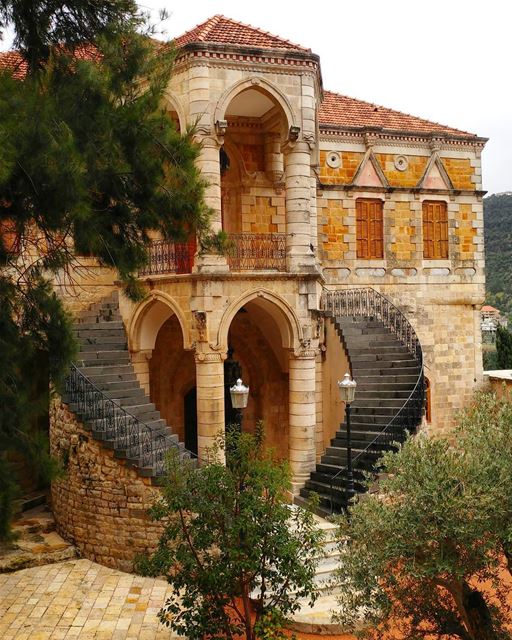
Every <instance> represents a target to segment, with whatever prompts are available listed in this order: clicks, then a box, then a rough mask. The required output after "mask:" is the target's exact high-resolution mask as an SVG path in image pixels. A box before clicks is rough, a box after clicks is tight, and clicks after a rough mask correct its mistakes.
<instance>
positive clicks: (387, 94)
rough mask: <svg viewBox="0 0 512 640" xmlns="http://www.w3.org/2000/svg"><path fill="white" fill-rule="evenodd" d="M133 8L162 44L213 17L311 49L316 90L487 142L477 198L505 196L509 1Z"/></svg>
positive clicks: (252, 0)
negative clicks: (149, 21) (158, 27)
mask: <svg viewBox="0 0 512 640" xmlns="http://www.w3.org/2000/svg"><path fill="white" fill-rule="evenodd" d="M138 2H139V5H140V6H141V7H143V8H146V9H147V10H150V11H152V12H153V17H154V18H155V19H156V18H157V17H158V10H159V9H161V8H165V9H167V10H168V12H169V13H170V19H169V20H168V21H167V22H166V23H165V28H166V32H167V36H168V37H169V38H170V37H174V36H178V35H180V34H181V33H183V32H184V31H187V30H189V29H191V28H192V27H194V26H195V25H196V24H199V23H200V22H204V21H205V20H206V19H207V18H209V17H211V16H213V15H215V14H217V13H221V14H223V15H225V16H228V17H230V18H233V19H235V20H239V21H241V22H245V23H247V24H251V25H253V26H255V27H258V28H260V29H263V30H265V31H269V32H270V33H273V34H275V35H279V36H281V37H283V38H286V39H288V40H291V41H293V42H296V43H298V44H301V45H303V46H306V47H310V48H311V49H312V50H313V52H314V53H317V54H319V55H320V58H321V65H322V75H323V82H324V88H325V89H329V90H331V91H336V92H338V93H343V94H345V95H348V96H352V97H354V98H359V99H361V100H368V101H370V102H375V103H377V104H381V105H384V106H386V107H391V108H394V109H398V110H400V111H405V112H406V113H411V114H413V115H416V116H421V117H423V118H427V119H429V120H434V121H436V122H440V123H442V124H445V125H450V126H453V127H456V128H459V129H463V130H465V131H470V132H472V133H476V134H478V135H480V136H483V137H486V138H490V140H489V142H488V143H487V146H486V148H485V151H484V154H483V182H484V184H483V186H484V189H486V190H487V191H488V192H489V193H498V192H501V191H512V72H511V65H512V55H511V40H512V29H511V26H512V2H510V0H323V1H322V2H319V0H302V2H300V0H189V1H188V2H187V1H184V0H138ZM1 45H2V46H1V47H0V48H6V47H7V46H9V43H8V41H5V42H3V43H1Z"/></svg>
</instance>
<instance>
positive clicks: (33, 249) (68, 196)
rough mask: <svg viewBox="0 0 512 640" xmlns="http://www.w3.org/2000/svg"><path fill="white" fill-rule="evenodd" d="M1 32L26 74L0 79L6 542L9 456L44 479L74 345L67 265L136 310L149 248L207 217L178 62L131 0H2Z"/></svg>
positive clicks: (0, 440)
mask: <svg viewBox="0 0 512 640" xmlns="http://www.w3.org/2000/svg"><path fill="white" fill-rule="evenodd" d="M0 27H1V28H13V29H14V32H15V45H16V46H17V47H18V49H19V52H20V54H21V56H22V58H23V61H24V63H26V66H25V67H24V68H26V69H27V73H26V74H25V76H24V77H23V78H20V77H19V76H18V75H16V76H15V77H14V76H13V72H15V71H16V70H13V71H5V70H3V71H1V72H0V131H1V132H2V145H0V360H1V362H2V370H1V371H0V403H1V404H2V412H1V413H0V451H2V452H3V455H4V458H3V462H2V466H1V468H0V475H2V476H3V474H6V475H5V477H3V479H2V480H0V502H2V510H1V512H0V523H1V524H0V534H1V532H2V531H6V526H5V522H6V520H7V516H8V514H9V507H8V506H7V503H8V502H9V500H10V498H9V496H11V495H12V491H11V488H10V483H9V482H7V475H9V474H12V465H10V464H9V460H10V459H11V458H12V452H13V451H16V452H17V455H18V454H21V455H23V456H25V457H27V458H28V459H29V460H30V461H31V462H33V463H34V464H37V469H38V471H37V473H38V474H39V473H40V474H41V475H44V476H47V475H48V473H50V474H51V473H52V472H53V471H52V469H53V466H54V465H53V464H52V462H51V461H50V459H49V457H48V455H47V449H48V447H47V445H44V446H43V445H42V444H41V442H40V441H39V440H37V435H36V432H35V431H34V429H33V425H34V422H35V421H36V420H37V419H38V417H39V416H41V414H42V413H44V412H45V411H47V407H48V378H51V379H52V381H53V383H54V384H55V385H57V386H58V384H59V383H60V382H61V381H62V378H63V375H64V373H65V372H66V370H67V367H68V365H69V361H70V359H71V357H72V355H73V351H74V340H73V336H72V329H71V323H70V321H69V318H68V317H67V315H66V313H65V311H64V309H63V306H62V304H61V302H60V300H59V299H58V298H57V297H56V296H55V295H54V293H53V292H52V288H51V286H50V284H49V282H51V281H52V279H58V280H59V281H60V282H63V283H65V284H66V285H69V286H73V282H74V269H75V268H76V266H77V258H76V255H77V254H78V255H92V256H95V257H97V259H98V261H99V263H100V264H102V265H106V266H109V267H112V268H114V269H116V270H117V272H118V274H119V278H120V280H121V282H122V283H124V286H125V292H126V293H127V294H128V295H129V296H130V297H131V298H132V299H136V298H140V297H141V296H142V295H143V290H142V288H141V286H140V284H139V283H138V282H137V272H138V270H139V269H140V268H141V267H142V266H143V265H144V264H145V263H146V261H147V257H148V256H147V244H148V239H149V237H150V236H151V235H152V234H154V233H155V232H157V233H161V234H162V235H163V237H165V238H169V239H176V240H183V239H184V238H185V237H188V234H189V233H191V232H195V231H196V230H197V231H203V232H204V229H205V228H207V226H208V211H207V209H206V208H205V206H204V204H203V200H202V196H203V191H204V182H203V181H202V179H201V177H200V175H199V172H198V170H197V169H196V167H195V159H196V157H197V155H198V153H199V149H198V147H197V145H195V144H194V142H193V140H192V133H193V132H192V130H188V131H185V132H182V133H181V134H180V133H179V132H178V131H177V130H176V128H175V126H174V124H173V122H172V120H171V118H170V117H169V116H168V113H167V112H166V109H165V105H164V91H165V89H166V87H167V86H168V82H169V78H170V73H171V70H172V62H173V58H174V52H173V50H172V48H171V47H170V46H169V45H167V44H162V43H156V42H155V41H154V40H152V39H151V38H149V37H148V35H149V33H151V26H150V25H148V24H147V22H146V21H145V19H144V17H143V16H142V15H141V14H140V13H139V12H138V8H137V6H136V3H135V2H134V1H133V0H107V1H105V2H97V1H96V0H67V1H64V0H36V1H35V2H34V1H32V0H31V1H30V2H29V1H28V0H0ZM13 233H14V234H15V236H16V237H17V243H16V245H17V246H16V247H13V242H12V240H13ZM50 356H51V357H50Z"/></svg>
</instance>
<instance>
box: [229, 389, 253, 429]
mask: <svg viewBox="0 0 512 640" xmlns="http://www.w3.org/2000/svg"><path fill="white" fill-rule="evenodd" d="M229 395H230V396H231V406H232V407H233V409H234V410H235V415H236V423H237V425H238V427H239V428H240V431H242V409H245V408H246V407H247V401H248V400H249V387H246V386H245V385H244V384H243V383H242V378H238V380H237V381H236V384H235V385H233V386H232V387H230V388H229Z"/></svg>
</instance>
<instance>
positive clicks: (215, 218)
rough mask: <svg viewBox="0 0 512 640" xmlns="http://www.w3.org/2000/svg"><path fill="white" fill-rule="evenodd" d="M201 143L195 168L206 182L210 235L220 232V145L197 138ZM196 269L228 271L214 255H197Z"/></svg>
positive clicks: (208, 138) (207, 138) (219, 257)
mask: <svg viewBox="0 0 512 640" xmlns="http://www.w3.org/2000/svg"><path fill="white" fill-rule="evenodd" d="M198 140H199V141H200V143H201V153H200V155H199V158H198V159H197V166H198V168H199V169H200V171H201V175H202V176H203V178H204V179H205V180H206V181H207V183H208V186H207V187H206V190H205V195H204V201H205V204H206V206H208V207H210V208H211V210H212V211H213V215H212V217H211V219H210V228H211V231H212V233H214V234H215V233H218V232H219V231H222V207H221V188H220V160H219V151H220V145H219V142H218V141H217V139H216V138H215V137H212V136H205V137H202V138H198ZM196 268H197V271H199V272H200V273H216V272H219V271H220V272H225V271H228V270H229V269H228V263H227V260H226V257H225V256H223V255H218V254H215V253H199V254H198V256H197V257H196Z"/></svg>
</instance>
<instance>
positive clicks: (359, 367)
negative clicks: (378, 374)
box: [352, 354, 419, 377]
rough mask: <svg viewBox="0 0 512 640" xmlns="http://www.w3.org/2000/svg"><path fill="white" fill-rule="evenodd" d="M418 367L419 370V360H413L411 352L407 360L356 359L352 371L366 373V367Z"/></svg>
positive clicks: (380, 368)
mask: <svg viewBox="0 0 512 640" xmlns="http://www.w3.org/2000/svg"><path fill="white" fill-rule="evenodd" d="M409 368H411V369H417V370H418V371H419V365H418V361H417V360H413V359H412V358H411V357H410V356H409V354H407V359H405V360H401V359H398V360H356V361H352V371H353V372H354V377H355V372H356V371H361V372H363V373H364V371H365V370H366V369H372V370H373V369H379V370H381V371H382V370H383V369H409Z"/></svg>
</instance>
